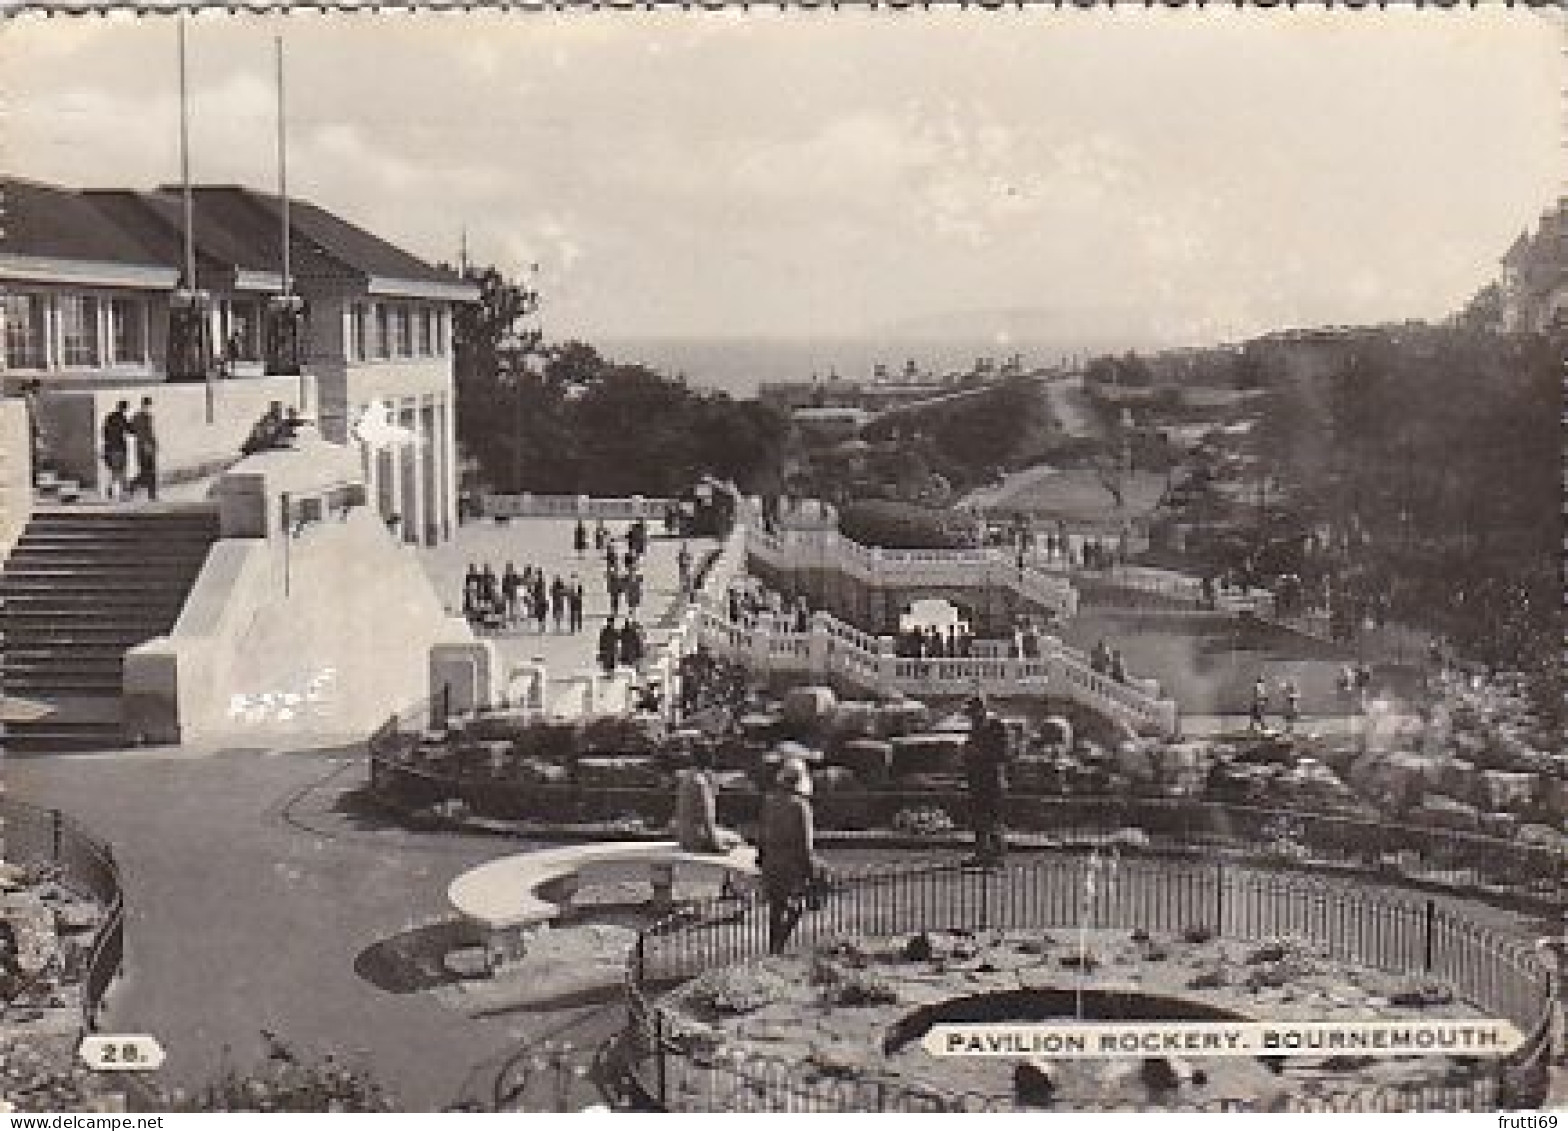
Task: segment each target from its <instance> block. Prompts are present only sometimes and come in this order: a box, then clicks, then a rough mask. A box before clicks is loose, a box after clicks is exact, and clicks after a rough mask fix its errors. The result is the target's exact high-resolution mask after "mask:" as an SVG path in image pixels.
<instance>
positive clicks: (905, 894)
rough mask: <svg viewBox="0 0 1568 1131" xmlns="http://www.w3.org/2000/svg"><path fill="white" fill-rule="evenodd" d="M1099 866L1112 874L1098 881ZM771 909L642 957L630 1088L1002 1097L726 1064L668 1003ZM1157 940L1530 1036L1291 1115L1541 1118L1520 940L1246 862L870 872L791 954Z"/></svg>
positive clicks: (1461, 913) (748, 1105) (666, 1099)
mask: <svg viewBox="0 0 1568 1131" xmlns="http://www.w3.org/2000/svg"><path fill="white" fill-rule="evenodd" d="M1091 870H1097V873H1098V874H1097V877H1096V881H1095V882H1094V883H1089V882H1088V879H1089V875H1090V872H1091ZM766 918H767V916H766V911H765V909H764V908H763V907H761V906H760V905H759V904H758V903H757V902H755V901H750V900H739V901H737V900H716V901H711V902H707V903H703V904H699V905H696V906H693V907H688V908H686V909H684V910H683V911H681V912H680V913H679V914H677V915H676V916H673V917H672V918H670V919H668V920H665V921H664V922H662V923H660V924H658V925H656V926H654V927H653V928H651V929H649V930H646V931H644V932H642V933H641V934H640V935H639V937H638V939H637V942H636V944H635V946H634V948H633V950H632V953H631V955H630V956H629V959H628V966H627V974H626V993H627V1014H628V1023H627V1029H626V1034H625V1040H624V1042H623V1052H624V1055H625V1062H626V1065H627V1068H628V1071H629V1072H630V1074H631V1076H632V1078H633V1080H634V1081H635V1082H636V1084H637V1086H638V1087H639V1088H640V1090H641V1091H642V1092H643V1093H644V1095H645V1096H647V1097H648V1099H649V1100H650V1101H651V1102H652V1103H653V1104H654V1105H656V1106H658V1107H661V1108H664V1109H674V1110H694V1111H695V1110H703V1111H727V1110H767V1111H866V1110H873V1111H876V1110H894V1111H916V1110H941V1111H956V1110H984V1109H991V1108H997V1107H1008V1106H1011V1105H1010V1104H1009V1103H1008V1102H1006V1101H1003V1100H998V1099H997V1098H996V1097H982V1096H978V1095H973V1094H957V1093H951V1092H942V1091H940V1090H936V1089H928V1088H921V1087H918V1086H907V1085H904V1084H902V1083H890V1082H888V1081H886V1080H884V1081H880V1082H878V1081H866V1080H853V1079H822V1078H820V1077H815V1076H807V1075H806V1074H805V1073H804V1072H803V1071H802V1070H801V1068H800V1066H798V1065H795V1064H788V1063H782V1062H772V1061H767V1060H765V1059H759V1058H758V1057H756V1056H753V1055H750V1053H749V1052H748V1054H747V1055H746V1056H745V1057H744V1058H738V1057H735V1056H733V1055H727V1054H726V1052H725V1050H724V1049H723V1048H722V1047H716V1046H715V1045H714V1044H713V1043H711V1042H705V1041H702V1040H696V1041H694V1040H691V1039H688V1037H687V1036H686V1034H687V1032H688V1029H687V1027H685V1026H683V1025H682V1024H681V1023H680V1021H679V1019H678V1018H677V1016H676V1015H675V1014H674V1013H672V1012H670V1011H668V1010H666V1009H664V1008H662V1007H661V1006H660V1004H659V1000H658V995H659V994H660V993H661V992H662V991H664V990H667V989H669V988H672V987H674V986H676V985H679V984H680V983H682V982H684V981H686V980H688V979H690V978H692V977H695V976H696V975H697V974H699V973H701V972H702V971H704V970H709V969H713V968H715V967H719V966H724V965H728V964H731V963H737V962H744V961H746V960H748V959H751V958H756V957H760V956H762V955H764V954H767V953H768V948H767V923H766ZM1084 922H1088V923H1090V924H1092V925H1093V926H1094V927H1095V928H1097V929H1130V928H1143V929H1144V930H1148V931H1162V932H1171V933H1176V932H1185V931H1189V930H1191V929H1193V928H1194V927H1202V928H1206V929H1207V930H1209V931H1212V932H1213V933H1214V935H1215V936H1217V937H1225V938H1232V939H1237V940H1262V939H1266V938H1273V937H1278V936H1282V935H1290V936H1295V937H1299V938H1303V939H1306V940H1308V941H1309V942H1311V943H1312V944H1314V945H1315V946H1316V947H1318V948H1321V950H1322V951H1323V952H1324V953H1326V954H1327V956H1328V957H1330V958H1332V959H1335V960H1339V961H1345V962H1352V963H1356V964H1358V965H1363V966H1369V967H1374V968H1377V969H1381V970H1383V971H1386V972H1389V973H1393V974H1398V975H1410V976H1412V977H1416V978H1421V979H1430V980H1432V981H1440V982H1443V983H1445V984H1447V985H1449V986H1450V987H1451V988H1452V990H1453V992H1454V993H1455V995H1456V996H1457V997H1458V998H1460V999H1463V1000H1464V1001H1467V1002H1468V1003H1470V1004H1471V1005H1472V1006H1474V1007H1476V1008H1478V1009H1480V1010H1482V1011H1484V1012H1485V1013H1487V1014H1488V1016H1491V1017H1496V1018H1507V1019H1508V1020H1510V1021H1512V1022H1513V1023H1514V1024H1515V1025H1517V1026H1518V1027H1519V1029H1520V1030H1521V1031H1522V1032H1524V1033H1526V1034H1527V1036H1526V1040H1525V1042H1524V1044H1523V1046H1522V1047H1521V1048H1519V1049H1518V1050H1516V1051H1514V1052H1512V1053H1511V1054H1509V1055H1508V1056H1507V1057H1504V1058H1500V1059H1499V1060H1498V1062H1497V1063H1496V1065H1495V1067H1494V1069H1493V1070H1491V1071H1485V1072H1482V1071H1477V1072H1476V1073H1475V1074H1474V1075H1473V1076H1471V1077H1469V1078H1467V1079H1465V1080H1463V1081H1461V1082H1454V1081H1452V1080H1445V1081H1442V1082H1440V1083H1431V1084H1365V1085H1357V1084H1356V1083H1354V1082H1347V1084H1346V1085H1344V1086H1341V1087H1337V1088H1333V1089H1328V1090H1322V1091H1318V1092H1315V1093H1304V1094H1303V1095H1301V1096H1299V1097H1292V1098H1291V1099H1290V1100H1288V1101H1287V1104H1288V1106H1289V1107H1290V1108H1291V1109H1294V1110H1327V1111H1426V1110H1489V1109H1495V1108H1498V1107H1505V1108H1515V1109H1518V1108H1528V1107H1534V1106H1538V1105H1539V1104H1540V1103H1541V1102H1542V1100H1543V1099H1544V1097H1545V1092H1546V1087H1547V1078H1546V1077H1547V1073H1546V1066H1547V1057H1548V1055H1549V1045H1550V1041H1549V1036H1548V1034H1549V1029H1550V1018H1551V1013H1552V1008H1553V1003H1554V998H1555V995H1556V992H1557V990H1556V987H1555V985H1554V981H1553V977H1552V974H1551V972H1550V971H1549V970H1548V969H1547V968H1546V967H1545V966H1544V965H1543V964H1542V963H1541V962H1540V960H1539V959H1538V958H1536V957H1535V955H1534V954H1533V952H1532V951H1531V950H1530V949H1529V948H1527V947H1526V946H1525V945H1524V944H1523V943H1522V942H1520V941H1518V940H1516V939H1514V938H1510V937H1508V936H1506V935H1504V934H1501V933H1499V932H1498V931H1496V930H1494V929H1492V928H1490V927H1488V926H1486V925H1483V924H1481V923H1479V922H1476V921H1474V920H1472V919H1470V918H1469V917H1467V915H1466V911H1465V908H1464V907H1463V906H1462V905H1460V904H1457V903H1453V902H1450V901H1441V902H1440V901H1438V900H1435V899H1433V898H1431V897H1427V896H1423V895H1422V894H1421V893H1418V892H1412V891H1408V890H1398V889H1390V888H1386V887H1384V888H1373V887H1369V886H1365V885H1360V884H1352V883H1346V882H1345V881H1344V880H1342V879H1336V878H1332V877H1322V876H1312V875H1307V874H1285V873H1280V872H1278V871H1274V870H1270V869H1264V868H1257V867H1253V866H1250V865H1246V864H1237V863H1229V862H1213V861H1173V860H1170V859H1165V858H1159V857H1149V856H1144V855H1141V854H1133V855H1127V854H1119V855H1118V856H1116V857H1115V858H1114V865H1112V864H1110V863H1108V862H1107V860H1106V859H1105V858H1103V857H1087V856H1084V855H1072V854H1065V853H1052V854H1047V855H1042V856H1037V857H1032V858H1029V859H1027V860H1019V861H1015V862H1013V863H1010V864H1009V865H1008V866H1007V867H1006V868H1005V869H1004V870H1001V871H995V872H988V871H980V870H975V869H966V868H963V867H961V866H958V865H944V866H938V867H927V868H921V869H918V870H903V871H897V870H894V871H882V872H876V873H866V874H862V875H857V876H855V877H853V878H842V879H839V880H838V881H836V882H835V883H834V884H833V885H832V887H831V889H830V890H829V892H828V893H827V895H826V897H825V900H824V902H823V905H822V907H821V909H820V910H819V911H816V912H812V913H808V915H807V916H806V917H805V919H804V920H803V921H802V922H801V924H800V926H799V928H798V929H797V931H796V933H795V935H794V936H793V938H792V939H791V943H790V947H789V949H790V950H792V951H802V950H810V949H812V948H816V947H819V946H821V945H823V944H825V943H828V942H831V941H832V940H835V939H840V938H844V937H846V936H857V935H858V936H890V935H902V934H912V933H914V932H918V931H936V930H971V931H973V930H1028V929H1071V928H1076V927H1078V926H1080V925H1081V924H1083V923H1084Z"/></svg>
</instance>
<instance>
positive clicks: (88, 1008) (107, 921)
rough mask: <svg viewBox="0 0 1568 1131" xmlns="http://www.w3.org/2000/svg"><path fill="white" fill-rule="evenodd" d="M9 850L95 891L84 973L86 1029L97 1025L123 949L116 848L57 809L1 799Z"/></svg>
mask: <svg viewBox="0 0 1568 1131" xmlns="http://www.w3.org/2000/svg"><path fill="white" fill-rule="evenodd" d="M0 818H3V819H4V829H5V844H6V850H7V854H8V855H9V856H10V857H11V858H12V859H33V860H38V861H44V862H48V863H50V864H54V865H56V866H58V867H59V868H60V872H61V876H62V879H63V880H64V882H65V885H66V886H67V887H69V888H72V889H73V890H76V891H78V892H80V893H82V894H85V895H89V896H91V897H92V898H93V899H94V900H95V901H96V902H97V903H98V905H99V906H100V907H101V908H102V919H101V920H100V922H99V924H98V926H97V928H96V929H95V930H94V932H93V937H92V940H91V942H90V943H89V945H88V948H87V958H86V961H85V963H84V966H83V975H82V1029H83V1031H84V1032H90V1031H92V1030H94V1029H96V1028H97V1026H98V1013H99V1010H100V1008H101V1007H102V1005H103V999H104V995H105V994H106V993H107V992H108V989H109V985H110V983H111V982H113V981H114V978H115V976H116V975H117V974H118V973H119V972H120V967H121V965H122V962H123V959H124V949H125V896H124V891H123V889H122V886H121V884H120V870H119V866H118V865H117V864H116V863H115V860H114V853H113V852H112V851H111V850H110V848H109V846H108V845H107V844H105V843H104V842H103V841H100V840H98V839H97V838H95V837H93V836H91V835H90V834H88V833H87V832H85V831H83V829H82V828H81V826H80V825H78V824H77V823H76V821H74V820H72V819H71V818H70V817H69V816H67V815H66V814H64V813H62V812H61V811H60V810H58V809H48V808H45V807H43V806H40V805H32V804H29V803H27V802H25V801H18V800H15V799H14V798H9V797H6V798H0Z"/></svg>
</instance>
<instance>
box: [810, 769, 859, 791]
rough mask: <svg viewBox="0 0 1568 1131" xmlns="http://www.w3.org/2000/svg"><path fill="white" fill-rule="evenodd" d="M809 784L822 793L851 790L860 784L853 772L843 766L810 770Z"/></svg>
mask: <svg viewBox="0 0 1568 1131" xmlns="http://www.w3.org/2000/svg"><path fill="white" fill-rule="evenodd" d="M811 783H812V785H813V786H814V787H815V788H816V789H818V790H820V791H821V792H823V793H834V792H843V791H845V790H852V789H855V788H856V787H857V786H858V785H859V784H860V783H859V782H858V781H857V780H856V778H855V772H854V771H853V770H849V769H846V768H845V767H843V766H823V767H821V768H820V769H814V770H812V771H811Z"/></svg>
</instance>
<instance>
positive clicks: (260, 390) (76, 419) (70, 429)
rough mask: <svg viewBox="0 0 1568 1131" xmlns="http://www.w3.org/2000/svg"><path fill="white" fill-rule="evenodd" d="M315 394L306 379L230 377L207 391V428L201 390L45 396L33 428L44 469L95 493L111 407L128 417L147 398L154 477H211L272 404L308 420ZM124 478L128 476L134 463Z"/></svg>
mask: <svg viewBox="0 0 1568 1131" xmlns="http://www.w3.org/2000/svg"><path fill="white" fill-rule="evenodd" d="M302 388H303V393H304V398H303V399H304V403H303V404H301V390H302ZM315 388H316V385H315V379H314V378H312V377H305V378H304V379H303V380H302V379H301V378H299V377H236V378H233V379H230V380H226V381H217V382H214V384H213V387H212V397H213V412H212V420H211V422H210V423H209V422H208V419H207V387H206V386H205V385H202V384H183V383H182V384H170V383H168V382H165V381H152V382H147V383H143V384H124V385H101V386H94V387H92V388H80V389H62V388H51V389H49V390H47V391H46V392H45V393H44V394H43V395H42V397H41V398H40V400H39V420H40V422H41V424H42V426H43V428H44V430H45V432H46V434H47V436H48V443H47V453H48V454H47V457H46V458H47V464H48V466H49V467H50V468H51V469H52V470H54V471H56V472H58V473H59V474H60V475H62V476H64V477H65V478H68V479H74V480H76V481H77V482H78V483H81V484H82V485H83V486H87V487H96V486H98V485H99V484H100V482H101V480H100V476H101V474H102V473H103V458H102V456H103V453H102V431H103V420H104V417H106V416H108V415H109V413H111V412H112V411H114V406H115V404H116V403H117V402H119V401H122V400H123V401H128V402H130V410H131V412H135V411H136V409H137V408H138V407H140V405H141V399H142V398H143V397H151V398H152V413H153V421H154V426H155V428H156V431H157V436H158V470H159V474H160V475H163V476H171V475H178V474H179V473H181V472H187V473H194V472H203V473H211V472H212V471H214V470H217V469H219V468H222V467H224V466H226V465H228V464H230V463H233V462H234V461H235V460H237V459H239V457H240V445H241V444H243V443H244V442H245V438H246V437H247V436H249V435H250V430H251V427H252V426H253V425H254V424H255V423H256V420H257V418H259V417H260V416H261V415H262V413H264V412H266V411H267V408H268V406H269V405H271V404H272V402H273V401H280V402H282V404H283V405H284V406H285V407H288V406H290V405H292V406H293V407H295V408H297V409H299V410H300V413H301V415H303V416H305V417H307V418H309V417H313V416H314V415H315V414H316V410H317V406H316V392H315ZM131 473H132V474H134V473H135V463H134V457H133V460H132V466H131Z"/></svg>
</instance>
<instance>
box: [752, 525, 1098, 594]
mask: <svg viewBox="0 0 1568 1131" xmlns="http://www.w3.org/2000/svg"><path fill="white" fill-rule="evenodd" d="M746 530H747V549H748V551H750V552H752V553H754V554H755V555H756V556H757V557H759V558H762V559H764V560H767V561H769V562H771V563H772V564H775V565H779V566H781V567H783V568H801V567H805V566H820V565H822V564H825V563H828V562H831V564H833V565H834V566H836V567H837V568H838V569H840V570H841V571H843V572H845V573H849V574H851V575H853V576H855V577H858V578H860V579H861V580H863V581H866V582H867V583H869V584H871V585H892V584H906V585H907V584H946V585H962V586H971V585H975V584H977V583H979V584H987V585H1001V586H1004V587H1006V588H1009V589H1011V590H1013V591H1014V592H1017V593H1019V594H1020V595H1021V596H1023V597H1026V598H1028V599H1029V600H1031V601H1036V602H1038V603H1040V604H1044V605H1047V606H1049V607H1051V608H1052V609H1054V610H1055V611H1056V612H1058V613H1059V614H1060V615H1063V616H1071V615H1072V614H1073V613H1075V612H1076V611H1077V608H1078V601H1077V593H1076V591H1075V590H1074V588H1073V585H1072V582H1071V581H1069V580H1067V579H1065V578H1062V577H1059V576H1057V575H1055V574H1052V573H1049V572H1047V571H1045V570H1041V569H1038V568H1036V567H1035V566H1034V565H1033V564H1031V563H1028V562H1025V563H1023V564H1022V565H1020V564H1019V563H1018V562H1017V561H1016V560H1014V559H1012V558H1010V557H1009V556H1008V555H1007V554H1005V553H1003V552H1002V551H1000V550H997V549H994V548H984V549H976V550H900V549H887V548H884V547H877V546H865V545H862V544H861V543H859V542H856V541H854V540H853V539H851V538H848V537H845V536H844V535H843V534H840V533H839V532H838V531H836V530H815V529H813V530H781V531H778V532H776V533H769V532H768V531H766V530H764V529H763V528H761V527H760V526H757V525H748V526H747V527H746Z"/></svg>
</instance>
